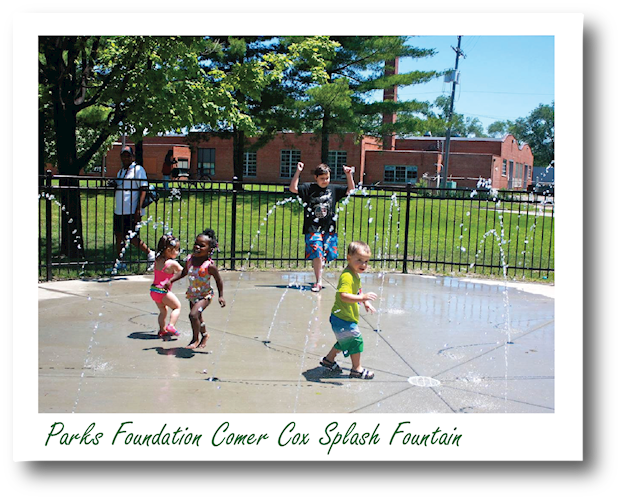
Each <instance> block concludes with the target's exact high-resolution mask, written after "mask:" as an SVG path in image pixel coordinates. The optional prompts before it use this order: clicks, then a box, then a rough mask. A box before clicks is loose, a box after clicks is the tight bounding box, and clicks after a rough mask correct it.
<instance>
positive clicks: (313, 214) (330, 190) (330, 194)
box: [298, 182, 348, 234]
mask: <svg viewBox="0 0 622 500" xmlns="http://www.w3.org/2000/svg"><path fill="white" fill-rule="evenodd" d="M347 192H348V188H347V187H346V186H340V185H332V184H329V185H328V186H326V188H324V189H323V188H321V187H320V186H318V185H317V184H316V183H315V182H313V183H310V182H306V183H304V184H302V185H300V186H298V196H300V199H302V201H303V202H304V203H307V206H306V207H305V208H304V214H305V220H304V224H303V228H302V233H303V234H310V233H321V232H324V233H334V232H336V231H337V221H336V220H335V208H336V205H337V202H338V201H339V200H341V199H342V198H344V197H345V196H346V194H347Z"/></svg>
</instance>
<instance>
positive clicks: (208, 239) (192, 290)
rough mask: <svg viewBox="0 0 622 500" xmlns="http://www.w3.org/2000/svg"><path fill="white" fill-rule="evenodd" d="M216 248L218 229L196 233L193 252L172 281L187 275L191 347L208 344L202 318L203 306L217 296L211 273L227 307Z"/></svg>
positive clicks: (220, 297) (219, 297)
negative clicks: (215, 253) (213, 257)
mask: <svg viewBox="0 0 622 500" xmlns="http://www.w3.org/2000/svg"><path fill="white" fill-rule="evenodd" d="M216 248H218V241H217V240H216V233H214V231H213V230H212V229H206V230H205V231H203V232H202V233H201V234H199V235H198V236H197V237H196V239H195V241H194V247H193V249H192V254H191V255H189V256H188V259H187V260H186V266H185V267H184V269H183V271H182V272H181V273H178V274H176V275H175V276H174V277H173V278H171V281H169V283H173V282H175V281H177V280H179V279H181V278H183V277H184V276H188V291H187V292H186V298H187V299H188V300H189V301H190V323H191V324H192V342H190V344H188V348H190V349H196V348H197V347H200V348H203V347H205V345H206V344H207V340H208V339H209V334H208V333H207V331H206V328H205V323H204V322H203V310H204V309H205V308H206V307H207V306H209V305H210V303H211V302H212V298H213V297H214V290H213V289H212V287H211V285H210V279H211V277H212V276H213V277H214V281H216V287H217V288H218V302H219V303H220V307H225V297H224V292H223V284H222V279H221V278H220V273H219V272H218V268H217V267H216V265H215V264H214V261H213V260H212V253H213V252H214V250H216Z"/></svg>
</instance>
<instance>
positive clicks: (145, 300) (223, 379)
mask: <svg viewBox="0 0 622 500" xmlns="http://www.w3.org/2000/svg"><path fill="white" fill-rule="evenodd" d="M221 275H222V277H223V280H224V283H225V298H226V300H227V306H226V307H225V308H223V309H221V308H220V307H219V306H218V304H217V302H214V303H213V304H212V305H210V306H209V307H208V308H207V309H206V311H205V312H204V313H203V317H204V320H205V322H206V324H207V327H208V331H209V333H210V340H209V342H208V345H207V347H206V348H205V349H197V350H190V349H187V348H186V347H185V346H186V345H187V344H188V343H189V342H190V339H191V336H192V333H191V332H192V331H191V327H190V323H189V320H188V304H187V301H185V299H184V291H185V286H186V282H185V280H181V282H180V283H178V284H176V285H175V288H174V290H173V291H174V292H175V293H176V294H177V296H178V298H179V299H180V300H181V302H182V313H181V316H180V320H179V321H178V323H177V327H178V329H179V330H180V331H181V332H182V335H181V336H180V337H179V338H177V339H176V340H171V341H162V340H161V339H160V338H158V336H157V331H158V328H157V314H156V307H155V305H154V304H153V302H152V301H151V299H150V297H149V293H148V289H149V286H150V284H151V281H152V279H151V276H148V275H146V276H132V277H118V278H113V279H112V280H106V281H64V282H49V283H41V284H39V346H38V347H39V350H38V352H39V412H41V413H47V412H53V413H71V412H74V413H120V412H123V413H126V412H127V413H352V412H361V413H552V412H554V411H555V405H554V326H555V324H554V298H553V295H554V287H553V286H551V285H540V284H525V283H516V282H509V283H507V285H506V283H504V282H501V281H484V280H468V279H461V278H449V277H436V276H420V275H403V274H391V273H384V274H382V273H380V274H379V273H368V274H364V275H362V286H363V289H364V290H365V291H374V292H375V293H377V294H378V296H379V298H378V300H376V302H375V303H374V305H375V307H376V309H377V310H378V312H377V313H376V314H374V315H370V314H367V313H365V311H364V310H361V320H360V329H361V332H362V334H363V337H364V341H365V351H364V353H363V357H362V361H363V366H365V367H367V368H369V369H371V370H373V371H374V372H375V373H376V376H375V378H374V379H373V380H353V379H350V378H348V373H349V368H350V362H349V359H344V358H343V356H339V357H338V358H337V361H338V362H339V364H340V365H341V366H342V367H343V368H344V371H343V373H342V374H335V373H332V372H330V371H328V370H327V369H325V368H323V367H321V366H320V365H319V361H320V360H321V358H322V357H323V356H324V355H325V354H326V353H327V352H328V350H329V349H330V347H331V346H332V344H333V343H334V334H333V332H332V330H331V328H330V324H329V322H328V318H329V315H330V310H331V308H332V305H333V301H334V293H335V285H336V283H337V279H338V277H339V272H338V271H337V270H328V271H327V272H325V274H324V277H325V280H324V286H325V288H324V289H323V290H322V291H321V292H320V293H313V292H311V291H310V286H311V282H312V273H310V272H284V271H269V272H268V271H251V272H233V271H223V272H222V273H221Z"/></svg>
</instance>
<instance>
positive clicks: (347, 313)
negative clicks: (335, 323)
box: [331, 267, 361, 323]
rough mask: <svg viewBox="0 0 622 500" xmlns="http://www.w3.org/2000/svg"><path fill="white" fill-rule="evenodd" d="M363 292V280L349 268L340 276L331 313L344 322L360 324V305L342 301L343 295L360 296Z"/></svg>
mask: <svg viewBox="0 0 622 500" xmlns="http://www.w3.org/2000/svg"><path fill="white" fill-rule="evenodd" d="M360 292H361V278H360V277H359V276H357V275H356V274H355V273H354V272H352V271H351V270H350V269H349V268H347V267H346V269H345V270H344V271H343V272H342V273H341V276H339V283H337V293H336V294H335V305H334V306H333V309H332V311H331V313H332V314H334V315H335V316H337V317H338V318H340V319H342V320H344V321H351V322H352V323H358V322H359V305H358V303H356V302H355V303H349V302H344V301H343V300H341V294H342V293H351V294H354V295H356V294H358V293H360Z"/></svg>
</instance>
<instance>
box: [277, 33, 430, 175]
mask: <svg viewBox="0 0 622 500" xmlns="http://www.w3.org/2000/svg"><path fill="white" fill-rule="evenodd" d="M330 39H331V40H332V41H334V42H336V43H338V44H339V46H338V48H337V49H336V51H335V54H334V56H333V57H332V58H330V60H329V62H328V64H327V66H326V73H327V75H328V78H327V80H326V82H325V83H322V84H318V83H317V82H314V81H313V80H312V79H311V78H309V74H308V70H307V68H305V67H304V66H299V67H296V68H294V70H293V71H292V72H290V73H289V74H288V75H287V77H288V79H289V81H290V85H291V87H293V88H296V87H297V88H298V96H297V97H298V98H297V99H296V104H295V106H294V108H293V112H294V113H295V115H296V118H297V119H298V120H299V125H298V127H297V131H312V132H314V133H316V134H317V135H318V136H319V137H321V158H322V162H324V163H327V162H328V139H329V137H330V135H332V134H345V133H348V132H355V133H357V134H359V135H362V134H369V135H374V136H377V137H381V136H382V135H384V134H387V133H391V132H398V133H399V132H404V131H406V130H407V128H409V127H412V125H413V120H412V116H413V113H425V112H426V110H427V103H422V102H418V101H416V100H410V101H398V102H395V101H392V100H386V101H383V100H381V101H378V99H377V94H378V92H379V91H383V90H385V89H389V88H393V87H403V86H407V85H413V84H417V83H423V82H426V81H429V80H431V79H432V78H434V77H436V76H438V73H437V72H434V71H428V72H421V71H411V72H408V73H403V74H390V73H391V72H390V71H385V70H386V69H387V68H388V67H390V66H391V65H393V64H394V61H395V60H397V59H399V58H406V57H411V58H420V57H427V56H430V55H433V54H434V51H433V50H424V49H418V48H416V47H412V46H409V45H408V44H407V41H408V38H407V37H401V36H361V37H353V36H345V37H330ZM385 113H396V114H397V120H396V122H395V123H383V120H382V117H383V115H384V114H385Z"/></svg>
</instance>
